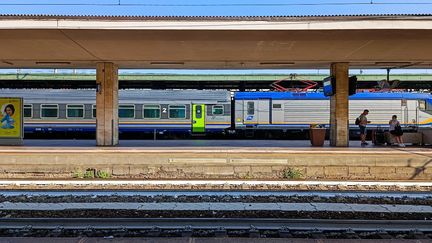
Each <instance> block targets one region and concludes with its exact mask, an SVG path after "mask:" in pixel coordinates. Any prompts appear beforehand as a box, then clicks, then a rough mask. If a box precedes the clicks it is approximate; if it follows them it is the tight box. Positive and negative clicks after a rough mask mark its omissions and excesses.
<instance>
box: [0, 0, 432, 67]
mask: <svg viewBox="0 0 432 243" xmlns="http://www.w3.org/2000/svg"><path fill="white" fill-rule="evenodd" d="M0 14H47V15H105V16H106V15H115V16H293V15H357V14H360V15H364V14H431V15H432V0H0ZM0 72H1V73H5V72H7V73H16V72H17V70H15V69H13V70H10V69H3V70H0ZM20 72H53V70H34V69H33V70H21V71H20ZM62 72H72V71H71V70H64V71H62ZM82 72H86V73H89V72H90V73H91V72H94V70H82ZM137 72H139V73H184V74H190V73H197V74H203V73H210V74H212V73H214V74H218V73H221V74H223V73H228V74H241V73H246V74H253V73H293V72H296V73H319V74H321V73H324V74H327V73H328V70H323V69H315V70H216V71H215V70H121V73H137ZM350 72H352V73H360V72H362V73H365V74H366V73H371V74H385V72H386V71H385V70H382V69H381V70H351V71H350ZM392 73H395V74H396V73H432V70H430V69H422V70H406V69H405V70H392Z"/></svg>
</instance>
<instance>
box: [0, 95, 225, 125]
mask: <svg viewBox="0 0 432 243" xmlns="http://www.w3.org/2000/svg"><path fill="white" fill-rule="evenodd" d="M0 96H17V97H23V98H24V130H25V132H26V133H54V132H70V133H72V132H95V129H96V125H95V124H96V119H95V117H96V109H97V107H96V104H95V101H96V92H95V90H1V91H0ZM230 100H231V97H230V93H229V92H226V91H194V90H182V91H175V90H166V91H160V90H119V111H118V113H119V118H120V121H119V129H120V132H121V133H128V132H129V133H136V132H159V133H160V132H181V133H189V132H213V131H218V132H220V131H223V130H225V129H226V128H228V127H229V126H230V121H231V120H230V116H231V110H230V107H231V103H230V102H231V101H230Z"/></svg>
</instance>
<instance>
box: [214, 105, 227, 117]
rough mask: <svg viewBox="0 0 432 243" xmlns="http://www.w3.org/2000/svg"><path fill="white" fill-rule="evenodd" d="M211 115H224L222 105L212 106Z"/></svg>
mask: <svg viewBox="0 0 432 243" xmlns="http://www.w3.org/2000/svg"><path fill="white" fill-rule="evenodd" d="M212 114H213V115H223V114H224V107H223V105H214V106H213V107H212Z"/></svg>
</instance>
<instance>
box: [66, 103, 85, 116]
mask: <svg viewBox="0 0 432 243" xmlns="http://www.w3.org/2000/svg"><path fill="white" fill-rule="evenodd" d="M66 110H67V113H66V116H67V118H83V117H84V105H67V107H66Z"/></svg>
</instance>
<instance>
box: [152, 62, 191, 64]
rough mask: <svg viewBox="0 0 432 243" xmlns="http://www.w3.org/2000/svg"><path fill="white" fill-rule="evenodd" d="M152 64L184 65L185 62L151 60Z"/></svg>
mask: <svg viewBox="0 0 432 243" xmlns="http://www.w3.org/2000/svg"><path fill="white" fill-rule="evenodd" d="M150 65H184V62H150Z"/></svg>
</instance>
